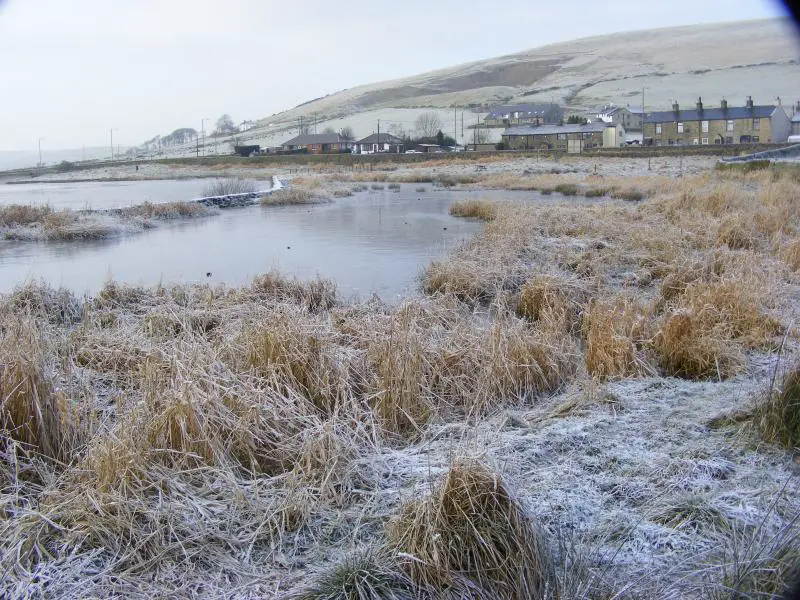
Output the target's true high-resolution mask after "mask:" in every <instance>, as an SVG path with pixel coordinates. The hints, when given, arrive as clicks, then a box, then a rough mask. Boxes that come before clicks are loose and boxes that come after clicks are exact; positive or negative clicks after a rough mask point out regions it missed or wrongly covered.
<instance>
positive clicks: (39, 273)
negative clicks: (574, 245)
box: [0, 182, 543, 300]
mask: <svg viewBox="0 0 800 600" xmlns="http://www.w3.org/2000/svg"><path fill="white" fill-rule="evenodd" d="M148 183H150V182H148ZM180 183H185V182H180ZM9 187H12V186H9ZM414 189H415V186H403V187H402V189H401V191H400V192H393V191H388V190H387V191H378V192H375V191H370V192H363V193H359V194H356V195H355V196H353V197H351V198H343V199H338V200H336V201H335V202H334V203H331V204H323V205H314V206H287V207H261V206H251V207H248V208H241V209H231V210H226V211H223V212H222V214H220V215H217V216H212V217H207V218H203V219H198V220H190V221H181V222H172V223H169V222H168V223H164V224H161V225H160V227H159V228H157V229H153V230H149V231H145V232H143V233H141V234H137V235H132V236H127V237H122V238H117V239H112V240H107V241H93V242H50V243H31V242H15V241H8V240H4V241H0V292H6V291H9V290H10V289H12V288H13V287H14V286H15V285H17V284H19V283H21V282H24V281H25V280H28V279H32V278H43V279H45V280H46V281H48V282H50V283H51V284H52V285H55V286H58V285H63V286H65V287H68V288H71V289H72V290H74V291H75V292H76V293H79V294H82V293H84V292H89V293H90V294H93V293H95V292H96V291H97V290H98V289H99V288H100V287H102V285H103V283H104V282H105V280H106V279H108V278H109V277H110V276H113V278H114V279H115V280H117V281H122V282H127V283H131V284H136V285H138V284H141V285H154V284H157V283H158V282H159V281H161V282H164V283H169V282H200V281H210V282H213V283H220V282H224V283H225V284H227V285H241V284H245V283H247V282H249V281H250V279H252V277H253V276H255V275H258V274H261V273H264V272H266V271H269V270H270V269H273V268H276V269H279V270H280V271H281V272H283V273H285V274H288V275H294V276H297V277H300V278H302V279H306V278H312V277H314V276H316V275H320V276H322V277H327V278H332V279H334V280H335V281H336V282H337V283H338V285H339V289H340V291H341V292H342V293H343V295H344V296H349V295H352V294H358V295H360V296H362V297H364V296H367V295H369V294H370V293H372V292H376V293H378V294H379V295H380V296H381V297H382V298H384V299H386V300H390V299H392V298H393V297H396V296H398V295H405V294H407V293H409V292H411V291H413V290H414V288H415V286H416V283H417V277H418V275H419V272H420V270H421V269H422V268H423V267H424V266H425V265H427V264H428V263H429V262H430V261H431V260H434V259H436V258H439V257H441V256H442V255H444V254H445V252H446V251H447V250H448V249H451V248H452V247H454V246H456V245H458V244H460V243H463V242H464V241H466V240H468V239H469V238H470V237H472V236H473V235H474V234H475V233H476V232H477V231H479V230H480V228H481V227H482V225H481V224H480V223H477V222H474V221H470V220H465V219H456V218H453V217H451V216H450V215H449V214H448V208H449V206H450V204H451V203H452V202H453V201H454V200H455V199H458V198H465V197H487V196H489V197H492V196H494V197H496V198H512V197H513V198H520V199H521V198H525V199H536V201H543V199H542V198H540V197H538V196H536V195H535V194H530V193H516V194H513V193H509V192H485V191H482V192H454V191H441V190H440V191H433V190H431V189H429V190H428V191H427V192H425V193H417V192H415V191H414ZM208 272H210V273H211V274H212V275H211V277H210V278H207V277H206V273H208Z"/></svg>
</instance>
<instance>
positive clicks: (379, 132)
mask: <svg viewBox="0 0 800 600" xmlns="http://www.w3.org/2000/svg"><path fill="white" fill-rule="evenodd" d="M377 148H378V150H380V148H381V120H380V119H378V145H377Z"/></svg>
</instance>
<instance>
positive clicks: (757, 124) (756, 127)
mask: <svg viewBox="0 0 800 600" xmlns="http://www.w3.org/2000/svg"><path fill="white" fill-rule="evenodd" d="M753 129H754V130H756V131H758V130H759V129H761V119H753Z"/></svg>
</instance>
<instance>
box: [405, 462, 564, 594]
mask: <svg viewBox="0 0 800 600" xmlns="http://www.w3.org/2000/svg"><path fill="white" fill-rule="evenodd" d="M389 540H390V544H391V546H392V547H393V548H394V549H395V550H396V551H397V552H399V553H402V554H401V555H402V556H404V557H406V560H405V563H404V567H405V568H406V569H407V571H408V573H409V576H410V578H411V580H413V581H414V583H415V584H416V585H417V586H418V588H419V589H421V590H424V591H426V592H428V593H429V594H432V596H433V597H444V596H446V597H460V598H463V597H469V598H508V599H509V600H525V599H533V600H536V599H540V598H545V597H551V596H552V597H558V592H557V584H556V578H555V576H554V570H553V566H552V561H551V559H550V556H549V554H548V549H547V546H546V543H545V541H544V539H543V537H542V534H541V533H540V532H539V531H538V529H537V526H536V525H535V523H534V522H533V521H532V519H531V518H530V517H529V516H528V515H527V514H526V513H525V510H524V509H523V508H522V506H521V505H520V503H519V501H518V500H517V499H516V498H515V497H514V496H513V495H512V494H511V492H510V491H509V489H508V488H507V487H506V484H505V483H504V482H503V480H502V479H501V478H500V476H499V475H497V474H496V473H494V472H492V471H491V470H489V469H487V468H486V467H485V466H483V465H481V464H480V463H477V462H473V461H460V462H456V463H455V464H453V465H452V466H451V467H450V470H449V471H448V473H447V475H446V476H445V480H444V482H443V483H442V484H440V485H439V486H438V488H436V489H434V490H433V492H432V493H431V495H430V497H428V498H426V499H423V500H420V501H417V502H413V503H411V504H409V505H407V506H406V507H404V508H403V509H402V510H401V511H400V514H399V516H398V517H397V518H396V519H395V521H394V522H393V523H392V524H391V526H390V529H389Z"/></svg>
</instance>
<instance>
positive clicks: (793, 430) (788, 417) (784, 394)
mask: <svg viewBox="0 0 800 600" xmlns="http://www.w3.org/2000/svg"><path fill="white" fill-rule="evenodd" d="M753 423H754V425H755V426H756V428H757V429H758V431H759V432H760V433H761V436H762V437H763V438H764V439H765V440H766V441H767V442H770V443H774V444H780V445H781V446H783V447H785V448H787V449H789V450H792V451H794V452H796V453H798V452H800V365H795V366H794V367H793V368H791V369H789V370H788V371H787V372H786V373H785V374H784V375H783V377H782V380H781V381H780V382H778V387H777V389H771V390H769V392H768V394H767V397H766V398H765V399H764V400H763V401H762V402H761V403H759V405H758V406H757V407H756V410H755V412H754V415H753Z"/></svg>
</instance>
